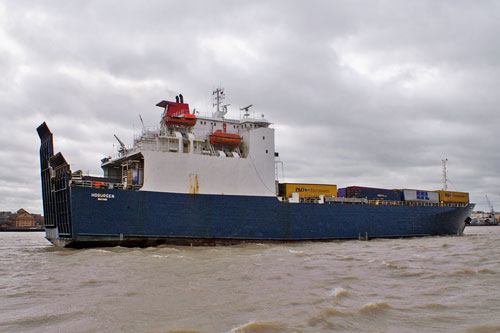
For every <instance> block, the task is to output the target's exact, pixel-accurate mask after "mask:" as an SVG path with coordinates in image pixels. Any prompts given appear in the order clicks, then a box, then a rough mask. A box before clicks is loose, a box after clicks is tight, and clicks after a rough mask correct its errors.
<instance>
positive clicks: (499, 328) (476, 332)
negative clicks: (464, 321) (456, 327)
mask: <svg viewBox="0 0 500 333" xmlns="http://www.w3.org/2000/svg"><path fill="white" fill-rule="evenodd" d="M465 331H466V332H470V333H496V332H500V325H478V326H473V327H469V328H467V329H466V330H465Z"/></svg>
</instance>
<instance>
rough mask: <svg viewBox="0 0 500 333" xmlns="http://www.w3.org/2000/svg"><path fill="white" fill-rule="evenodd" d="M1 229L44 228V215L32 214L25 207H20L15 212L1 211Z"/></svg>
mask: <svg viewBox="0 0 500 333" xmlns="http://www.w3.org/2000/svg"><path fill="white" fill-rule="evenodd" d="M0 229H1V230H14V229H43V216H42V215H41V214H30V213H29V212H28V211H27V210H25V209H24V208H20V209H19V210H17V211H16V212H15V213H12V212H8V211H1V212H0Z"/></svg>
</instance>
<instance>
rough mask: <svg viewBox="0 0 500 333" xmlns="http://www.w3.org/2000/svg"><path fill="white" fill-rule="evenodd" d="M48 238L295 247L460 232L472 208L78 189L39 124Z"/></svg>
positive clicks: (60, 242) (72, 243) (75, 243)
mask: <svg viewBox="0 0 500 333" xmlns="http://www.w3.org/2000/svg"><path fill="white" fill-rule="evenodd" d="M37 131H38V134H39V136H40V139H41V143H42V144H41V147H40V165H41V178H42V196H43V208H44V220H45V221H44V224H45V230H46V237H47V239H48V240H49V241H51V242H52V243H54V244H55V245H56V246H64V247H92V246H110V245H111V246H113V245H121V246H151V245H158V244H162V243H170V244H185V245H215V244H235V243H240V242H294V241H316V240H320V241H321V240H323V241H325V240H333V239H353V238H354V239H357V238H362V239H368V238H377V237H415V236H430V235H457V234H461V233H462V231H463V229H464V227H465V223H466V220H467V219H468V217H469V215H470V213H471V211H472V208H473V205H472V204H470V205H458V204H456V205H418V204H415V205H411V204H408V203H406V204H401V205H400V203H395V202H393V203H392V204H387V203H386V204H383V205H376V204H353V203H349V204H346V203H325V204H319V203H289V202H282V201H279V200H278V199H277V198H276V197H265V196H235V195H209V194H180V193H164V192H148V191H137V190H124V189H117V188H113V189H110V188H107V189H102V188H96V187H83V186H75V185H76V183H73V182H72V173H71V170H70V167H69V164H68V163H67V162H66V160H65V159H64V157H63V155H62V154H61V153H57V154H56V155H54V154H53V140H52V133H51V132H50V131H49V129H48V127H47V125H46V124H45V123H43V124H42V125H41V126H39V127H38V129H37Z"/></svg>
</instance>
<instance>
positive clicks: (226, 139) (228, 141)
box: [210, 130, 241, 147]
mask: <svg viewBox="0 0 500 333" xmlns="http://www.w3.org/2000/svg"><path fill="white" fill-rule="evenodd" d="M210 143H211V144H213V145H223V146H229V147H239V145H240V144H241V136H239V135H238V134H231V133H223V132H222V131H221V130H217V131H215V132H213V133H212V134H210Z"/></svg>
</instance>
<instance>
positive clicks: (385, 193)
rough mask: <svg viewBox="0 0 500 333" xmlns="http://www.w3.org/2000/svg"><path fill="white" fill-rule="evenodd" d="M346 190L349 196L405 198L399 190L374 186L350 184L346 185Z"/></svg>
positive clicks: (388, 198) (386, 198)
mask: <svg viewBox="0 0 500 333" xmlns="http://www.w3.org/2000/svg"><path fill="white" fill-rule="evenodd" d="M345 190H346V197H347V198H366V199H368V200H390V201H402V199H403V196H402V193H401V191H399V190H387V189H383V188H372V187H361V186H349V187H346V188H345ZM339 192H340V190H339ZM339 196H340V195H339Z"/></svg>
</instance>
